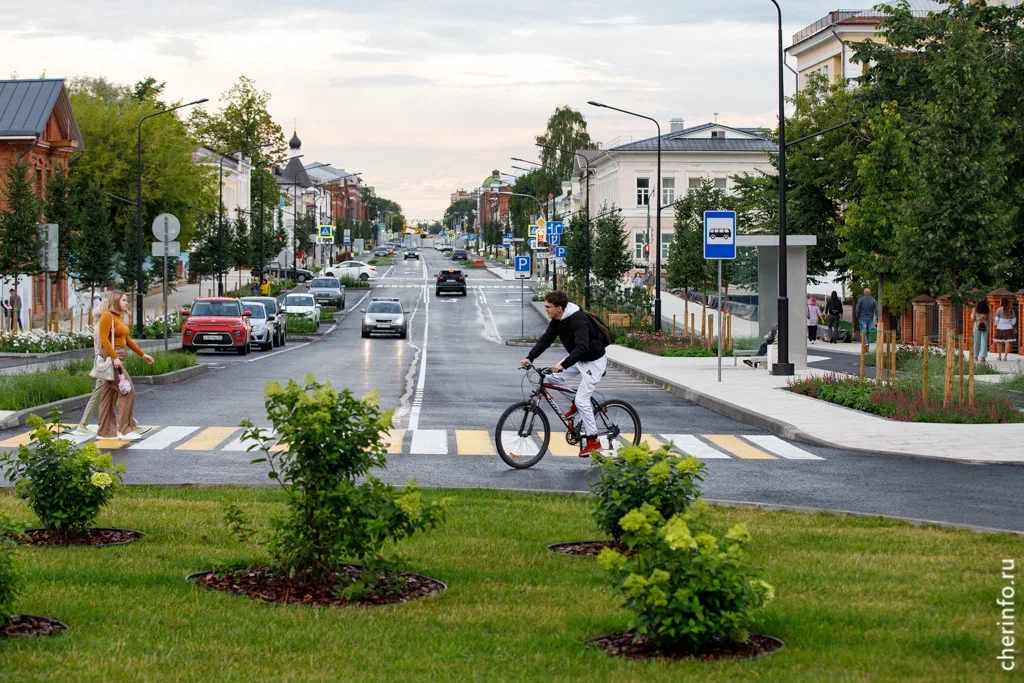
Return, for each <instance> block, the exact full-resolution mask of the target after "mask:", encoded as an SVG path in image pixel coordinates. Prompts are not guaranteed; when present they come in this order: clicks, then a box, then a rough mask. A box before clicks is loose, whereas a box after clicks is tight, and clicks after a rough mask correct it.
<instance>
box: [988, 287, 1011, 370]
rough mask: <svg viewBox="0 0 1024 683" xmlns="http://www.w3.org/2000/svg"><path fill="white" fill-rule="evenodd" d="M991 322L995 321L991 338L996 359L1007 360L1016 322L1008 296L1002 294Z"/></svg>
mask: <svg viewBox="0 0 1024 683" xmlns="http://www.w3.org/2000/svg"><path fill="white" fill-rule="evenodd" d="M993 322H994V323H995V336H994V337H992V340H993V341H994V342H995V345H996V354H998V360H1009V354H1010V348H1011V347H1012V346H1013V341H1014V338H1015V337H1016V335H1015V334H1014V333H1013V327H1014V325H1016V324H1017V314H1016V313H1015V312H1014V310H1013V306H1012V305H1011V304H1010V297H1008V296H1004V297H1003V298H1002V299H1000V300H999V308H997V309H996V315H995V320H994V321H993Z"/></svg>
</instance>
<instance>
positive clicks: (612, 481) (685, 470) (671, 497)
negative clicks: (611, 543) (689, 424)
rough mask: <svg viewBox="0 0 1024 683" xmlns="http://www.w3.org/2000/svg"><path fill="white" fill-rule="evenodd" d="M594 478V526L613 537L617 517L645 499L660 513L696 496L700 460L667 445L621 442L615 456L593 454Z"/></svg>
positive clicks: (668, 512)
mask: <svg viewBox="0 0 1024 683" xmlns="http://www.w3.org/2000/svg"><path fill="white" fill-rule="evenodd" d="M594 466H595V467H596V468H597V469H598V478H597V481H595V482H594V483H593V484H591V485H590V491H591V492H592V493H593V494H594V499H593V503H592V504H591V514H593V516H594V521H595V522H597V526H598V527H599V528H600V529H601V530H602V531H603V532H605V533H606V534H609V535H610V536H611V537H612V538H614V539H615V540H617V541H618V540H619V539H620V538H621V537H622V533H623V530H622V527H621V526H620V525H619V520H621V519H622V517H623V515H625V514H626V513H627V512H629V511H630V510H634V509H636V508H638V507H640V506H641V505H642V504H644V503H645V502H646V503H648V504H650V505H652V506H653V507H654V509H656V510H658V512H660V513H661V514H662V516H664V517H671V516H673V515H675V514H677V513H679V512H685V511H686V509H687V508H688V507H689V506H690V505H691V504H692V503H693V501H695V500H696V499H697V498H698V497H699V496H700V489H699V488H698V485H699V484H700V482H701V481H703V479H704V476H703V473H704V463H702V462H700V461H699V460H697V459H696V458H694V457H691V456H680V455H679V454H677V453H674V452H672V450H671V449H670V448H669V446H662V447H661V448H659V449H658V450H656V451H653V452H652V451H651V449H650V447H649V446H648V445H647V444H640V445H639V446H622V447H620V448H619V452H618V457H611V456H606V455H600V454H598V455H595V457H594Z"/></svg>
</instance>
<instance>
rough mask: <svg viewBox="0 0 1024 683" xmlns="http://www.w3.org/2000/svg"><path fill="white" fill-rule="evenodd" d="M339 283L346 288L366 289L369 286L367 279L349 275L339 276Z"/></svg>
mask: <svg viewBox="0 0 1024 683" xmlns="http://www.w3.org/2000/svg"><path fill="white" fill-rule="evenodd" d="M341 284H342V285H343V286H344V287H345V288H346V289H368V288H369V287H370V281H369V280H357V279H356V278H354V277H352V276H351V275H345V276H344V277H342V278H341Z"/></svg>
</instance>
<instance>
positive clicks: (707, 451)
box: [660, 434, 731, 460]
mask: <svg viewBox="0 0 1024 683" xmlns="http://www.w3.org/2000/svg"><path fill="white" fill-rule="evenodd" d="M660 436H661V438H662V440H663V441H666V442H668V441H671V442H672V443H673V444H674V445H675V448H676V450H677V451H680V452H682V453H685V454H687V455H692V456H693V457H695V458H698V459H700V460H715V459H719V460H731V458H730V457H729V456H728V455H726V454H725V453H723V452H722V451H720V450H718V449H717V448H713V447H712V446H709V445H708V444H706V443H704V442H703V441H701V440H700V439H698V438H697V437H696V436H694V435H693V434H661V435H660Z"/></svg>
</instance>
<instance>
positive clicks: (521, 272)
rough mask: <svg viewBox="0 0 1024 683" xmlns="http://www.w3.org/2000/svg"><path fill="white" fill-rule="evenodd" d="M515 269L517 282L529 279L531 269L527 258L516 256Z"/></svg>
mask: <svg viewBox="0 0 1024 683" xmlns="http://www.w3.org/2000/svg"><path fill="white" fill-rule="evenodd" d="M515 267H516V279H517V280H525V279H527V278H529V277H530V271H531V268H530V257H529V256H516V258H515Z"/></svg>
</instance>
